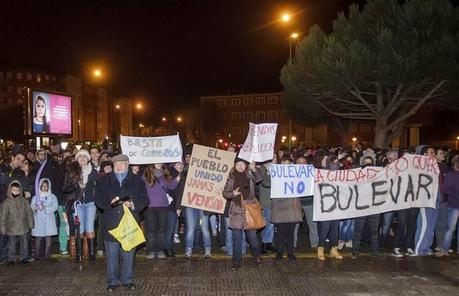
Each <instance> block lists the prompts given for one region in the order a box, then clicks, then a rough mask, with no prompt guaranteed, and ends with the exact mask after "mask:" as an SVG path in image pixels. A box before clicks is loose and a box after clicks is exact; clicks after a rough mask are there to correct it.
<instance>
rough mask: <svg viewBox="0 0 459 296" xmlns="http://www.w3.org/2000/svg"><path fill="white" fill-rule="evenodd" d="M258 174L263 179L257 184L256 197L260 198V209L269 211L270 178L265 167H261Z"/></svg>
mask: <svg viewBox="0 0 459 296" xmlns="http://www.w3.org/2000/svg"><path fill="white" fill-rule="evenodd" d="M259 172H260V176H261V177H263V179H262V180H261V182H260V183H258V186H259V191H258V197H259V198H260V204H261V208H262V209H269V208H271V176H270V175H269V171H268V169H267V168H266V167H265V166H261V167H260V168H259Z"/></svg>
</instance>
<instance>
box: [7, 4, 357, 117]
mask: <svg viewBox="0 0 459 296" xmlns="http://www.w3.org/2000/svg"><path fill="white" fill-rule="evenodd" d="M68 2H70V1H58V0H56V1H35V2H31V1H6V0H5V1H1V3H0V20H1V21H0V38H1V39H0V40H1V46H0V63H1V64H13V65H14V64H16V65H24V66H31V67H36V68H39V69H46V70H51V71H57V72H58V73H71V74H74V75H76V76H80V77H85V76H86V77H87V78H88V73H90V70H91V69H92V67H93V66H101V67H102V68H103V69H104V71H105V72H106V73H107V74H108V75H107V76H106V77H105V81H104V82H103V84H104V86H107V87H108V88H109V89H110V91H111V93H113V94H116V95H124V96H127V97H131V98H136V99H137V98H138V99H143V100H145V101H146V102H148V105H149V106H148V107H149V110H150V111H151V112H153V113H156V114H157V113H161V114H164V113H172V112H177V111H179V110H181V109H183V108H184V107H185V106H186V107H188V106H197V104H198V103H199V97H200V96H201V95H221V94H226V93H228V91H229V92H230V93H232V94H234V93H241V92H246V93H247V92H269V91H279V90H282V87H281V84H280V82H279V73H280V69H281V67H282V66H283V65H284V64H285V63H286V61H287V59H288V55H289V42H288V36H289V34H290V33H291V32H293V31H296V32H299V33H302V34H303V36H304V34H305V33H307V32H308V30H309V28H310V27H311V26H312V25H313V24H318V25H320V26H321V27H322V28H324V29H325V30H330V28H331V25H332V20H333V19H335V18H336V16H337V13H338V12H339V11H342V10H344V9H346V8H347V6H348V5H349V3H350V2H352V1H341V0H316V1H312V0H311V1H307V0H304V1H261V0H246V1H239V0H227V1H218V0H211V1H159V0H157V1H154V0H153V1H97V2H98V3H95V2H96V1H88V2H83V1H79V2H78V4H72V5H69V4H68ZM72 2H75V1H72ZM360 2H362V1H360ZM75 3H76V2H75ZM284 11H288V12H290V13H292V14H295V15H294V17H293V19H292V21H291V22H290V23H289V24H284V23H281V22H279V18H280V15H281V13H282V12H284Z"/></svg>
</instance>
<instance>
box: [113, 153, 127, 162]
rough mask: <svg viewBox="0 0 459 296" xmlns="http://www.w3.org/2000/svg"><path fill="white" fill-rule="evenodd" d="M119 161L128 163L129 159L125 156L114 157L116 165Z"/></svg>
mask: <svg viewBox="0 0 459 296" xmlns="http://www.w3.org/2000/svg"><path fill="white" fill-rule="evenodd" d="M117 161H127V162H129V157H127V156H126V155H124V154H118V155H115V156H113V157H112V162H113V163H115V162H117Z"/></svg>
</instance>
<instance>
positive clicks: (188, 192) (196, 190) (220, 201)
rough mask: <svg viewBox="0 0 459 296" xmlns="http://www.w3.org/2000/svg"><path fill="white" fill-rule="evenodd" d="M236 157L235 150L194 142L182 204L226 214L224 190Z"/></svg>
mask: <svg viewBox="0 0 459 296" xmlns="http://www.w3.org/2000/svg"><path fill="white" fill-rule="evenodd" d="M235 158H236V153H234V152H229V151H225V150H219V149H215V148H210V147H205V146H201V145H196V144H195V145H193V152H192V154H191V159H190V167H189V168H188V174H187V177H186V181H185V188H184V190H183V196H182V206H185V207H190V208H195V209H201V210H205V211H209V212H215V213H219V214H223V213H224V212H225V205H226V199H224V198H223V189H225V185H226V179H228V175H229V173H230V171H231V168H232V167H233V165H234V159H235Z"/></svg>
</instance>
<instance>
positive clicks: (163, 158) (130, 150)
mask: <svg viewBox="0 0 459 296" xmlns="http://www.w3.org/2000/svg"><path fill="white" fill-rule="evenodd" d="M120 142H121V151H122V152H123V154H125V155H127V156H128V157H129V163H131V164H152V163H170V162H179V161H182V144H181V143H180V138H179V135H174V136H165V137H128V136H121V139H120Z"/></svg>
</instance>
